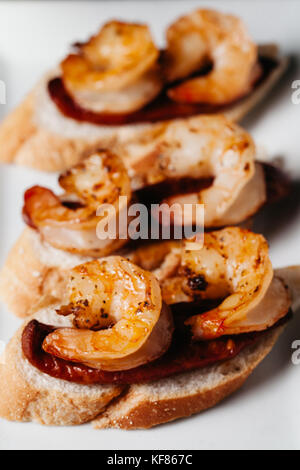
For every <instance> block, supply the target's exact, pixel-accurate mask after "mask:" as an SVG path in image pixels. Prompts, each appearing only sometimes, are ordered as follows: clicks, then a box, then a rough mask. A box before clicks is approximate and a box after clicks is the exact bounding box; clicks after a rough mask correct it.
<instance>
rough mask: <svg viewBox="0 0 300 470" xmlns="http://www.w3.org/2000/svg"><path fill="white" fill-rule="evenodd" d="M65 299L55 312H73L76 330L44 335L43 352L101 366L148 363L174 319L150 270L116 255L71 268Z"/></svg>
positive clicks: (164, 343) (161, 349)
mask: <svg viewBox="0 0 300 470" xmlns="http://www.w3.org/2000/svg"><path fill="white" fill-rule="evenodd" d="M69 291H70V302H69V304H68V305H65V306H63V307H62V308H61V309H60V310H59V311H58V313H59V314H62V315H70V314H73V315H74V320H73V322H74V326H75V328H62V329H58V330H56V331H55V332H53V333H51V334H50V335H49V336H48V337H46V339H45V341H44V344H43V348H44V350H45V351H47V352H49V353H51V354H53V355H55V356H58V357H60V358H63V359H65V360H69V361H73V362H80V363H84V364H87V365H89V366H91V367H94V368H99V369H104V370H125V369H131V368H134V367H137V366H139V365H141V364H145V363H147V362H150V361H153V360H154V359H156V358H157V357H160V356H161V355H162V354H163V353H164V352H165V351H166V350H167V349H168V347H169V346H170V342H171V338H172V332H173V323H172V316H171V314H170V310H169V308H168V307H167V306H166V305H164V304H163V303H162V298H161V290H160V286H159V283H158V281H157V280H156V279H155V277H154V275H153V274H151V273H150V272H147V271H144V270H143V269H141V268H139V267H137V266H135V265H134V264H133V263H131V262H129V261H128V260H126V259H124V258H121V257H120V256H111V257H108V258H102V259H101V260H95V261H91V262H89V263H86V264H83V265H80V266H77V267H75V268H74V269H73V270H72V271H71V277H70V285H69Z"/></svg>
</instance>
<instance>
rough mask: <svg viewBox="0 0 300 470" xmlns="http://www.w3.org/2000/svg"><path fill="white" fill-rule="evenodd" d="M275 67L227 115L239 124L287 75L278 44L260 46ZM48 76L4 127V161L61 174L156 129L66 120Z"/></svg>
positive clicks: (0, 137)
mask: <svg viewBox="0 0 300 470" xmlns="http://www.w3.org/2000/svg"><path fill="white" fill-rule="evenodd" d="M259 52H260V53H261V54H262V55H264V56H265V57H268V58H271V59H275V60H276V61H277V66H276V67H275V68H274V69H273V70H272V72H271V73H270V74H269V76H268V77H267V79H266V80H264V81H263V82H262V83H261V84H260V85H259V86H257V87H256V89H255V90H254V91H253V92H252V93H251V94H250V95H249V96H247V97H245V98H244V99H242V100H240V101H238V102H237V103H236V104H234V105H233V106H231V107H229V108H228V109H227V110H225V112H224V114H225V115H226V116H227V117H228V118H230V119H232V120H234V121H239V120H241V119H242V118H243V117H244V116H245V115H246V114H247V113H248V112H250V111H251V109H252V108H253V107H254V106H256V104H257V103H258V102H260V101H261V100H262V99H263V98H264V96H265V95H266V94H267V93H268V92H269V91H270V89H271V88H272V87H273V85H274V84H275V82H276V81H277V80H278V79H279V78H280V76H281V75H282V74H283V72H284V71H285V69H286V67H287V64H288V59H287V57H280V56H279V55H278V49H277V47H276V46H275V45H272V44H271V45H265V46H260V47H259ZM48 79H49V76H47V77H46V78H45V79H43V80H42V81H41V82H40V83H39V84H38V85H37V86H36V89H35V90H33V92H31V93H30V94H29V95H28V96H27V97H26V98H25V100H24V101H23V102H22V103H21V104H20V105H19V106H18V107H17V108H16V109H15V110H14V111H13V112H12V113H11V114H9V115H8V116H7V118H6V119H4V121H3V123H2V124H1V126H0V161H1V162H7V163H9V162H14V163H17V164H20V165H25V166H29V167H32V168H36V169H38V170H43V171H62V170H64V169H66V168H69V167H71V166H72V165H74V164H76V163H78V161H80V160H81V159H82V158H84V157H85V156H86V155H88V154H89V153H90V152H91V151H93V150H95V149H96V148H99V147H108V146H111V145H115V143H119V142H121V143H122V142H123V141H126V140H127V139H128V138H132V136H133V135H136V134H137V133H139V132H140V131H141V132H142V131H143V130H144V129H145V128H147V127H149V126H156V124H138V125H126V126H97V125H93V124H89V123H79V122H77V121H75V120H73V119H70V118H67V117H65V116H63V115H62V114H61V113H60V112H59V111H58V109H57V108H56V106H55V105H54V103H53V102H52V101H51V99H50V97H49V95H48V92H47V87H46V85H47V82H48Z"/></svg>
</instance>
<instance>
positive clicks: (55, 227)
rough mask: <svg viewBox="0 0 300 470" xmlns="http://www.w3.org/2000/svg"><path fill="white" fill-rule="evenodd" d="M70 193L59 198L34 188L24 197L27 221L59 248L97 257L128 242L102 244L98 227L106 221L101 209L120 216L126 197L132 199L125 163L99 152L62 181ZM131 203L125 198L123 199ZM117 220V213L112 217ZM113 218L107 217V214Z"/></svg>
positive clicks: (116, 240) (123, 239) (118, 239)
mask: <svg viewBox="0 0 300 470" xmlns="http://www.w3.org/2000/svg"><path fill="white" fill-rule="evenodd" d="M59 184H60V186H61V187H62V188H63V189H64V190H65V193H64V194H63V195H62V196H60V197H58V196H56V195H55V194H54V193H53V192H52V191H51V190H49V189H46V188H43V187H40V186H34V187H32V188H30V189H28V190H27V191H26V193H25V197H24V208H23V214H24V218H25V221H26V222H27V223H29V224H30V225H31V226H33V227H34V228H35V229H37V230H38V231H39V233H40V234H41V236H42V238H43V239H44V240H45V241H46V242H48V243H49V244H51V245H52V246H54V247H56V248H60V249H62V250H66V251H70V252H75V253H80V254H84V255H91V256H93V255H94V256H106V255H107V254H110V253H111V252H112V251H114V250H116V249H118V248H120V247H121V246H122V245H123V244H124V243H125V242H126V236H127V228H126V233H122V237H121V233H120V232H118V230H119V229H121V228H120V227H116V232H117V233H116V235H117V236H116V237H114V236H112V237H107V239H104V240H100V239H99V238H98V237H97V233H96V228H97V224H98V222H99V221H100V220H101V217H100V216H97V215H96V214H97V209H99V207H101V206H102V205H106V204H111V205H112V206H113V207H115V209H116V213H119V212H122V211H126V210H127V206H126V205H124V207H121V204H120V201H121V200H120V196H126V197H127V198H128V201H129V200H130V198H131V186H130V180H129V177H128V174H127V170H126V169H125V167H124V165H123V163H122V161H121V159H120V158H119V157H118V156H117V155H115V154H113V153H111V152H109V151H98V152H96V153H93V154H92V155H90V156H89V157H88V158H86V159H85V160H84V161H83V162H81V163H79V164H78V165H76V166H74V167H73V168H71V169H70V170H68V171H67V172H66V173H64V174H62V175H61V176H60V177H59ZM122 200H124V201H125V199H122ZM112 215H113V214H112ZM103 217H107V214H103Z"/></svg>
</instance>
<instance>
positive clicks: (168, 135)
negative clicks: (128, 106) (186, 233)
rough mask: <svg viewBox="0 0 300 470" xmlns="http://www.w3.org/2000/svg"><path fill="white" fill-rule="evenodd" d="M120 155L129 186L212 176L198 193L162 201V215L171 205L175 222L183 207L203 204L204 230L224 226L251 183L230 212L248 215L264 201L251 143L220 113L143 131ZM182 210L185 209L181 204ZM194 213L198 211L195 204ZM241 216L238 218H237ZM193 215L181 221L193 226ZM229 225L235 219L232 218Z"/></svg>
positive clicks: (262, 184)
mask: <svg viewBox="0 0 300 470" xmlns="http://www.w3.org/2000/svg"><path fill="white" fill-rule="evenodd" d="M122 155H123V158H124V162H125V165H126V166H127V168H128V172H129V174H130V175H131V179H132V187H133V188H135V189H137V188H139V187H144V186H148V185H151V184H154V183H158V182H162V181H165V180H172V179H174V180H176V179H180V178H185V177H189V178H194V179H199V180H200V179H206V178H213V182H212V184H211V185H210V186H209V187H207V188H206V189H201V190H200V191H199V192H198V193H195V192H194V193H189V192H188V188H187V191H186V192H185V194H177V195H174V196H171V197H168V198H167V199H165V200H163V201H162V202H163V203H166V204H165V206H162V207H161V208H160V210H161V212H162V213H163V211H164V207H165V208H166V209H165V210H168V208H169V206H171V205H174V219H175V222H176V223H177V221H180V220H181V218H182V213H183V212H184V204H191V205H193V206H194V207H195V208H196V207H197V204H204V211H205V213H204V218H205V220H204V222H205V226H206V227H218V226H222V225H225V224H224V222H226V221H227V219H228V218H229V216H228V212H230V208H231V207H232V205H233V204H234V203H235V202H236V201H238V197H239V195H240V194H241V193H242V190H243V189H244V188H246V186H247V184H249V183H250V180H252V179H253V178H254V176H255V180H254V181H253V183H254V184H253V183H252V184H251V188H250V187H249V188H248V189H250V190H251V195H252V196H253V195H254V198H251V200H249V198H247V196H246V198H244V200H243V207H241V208H239V207H236V208H235V211H236V212H237V213H238V214H239V215H238V217H237V219H238V218H239V217H242V218H241V219H240V220H237V222H240V221H241V220H244V219H246V218H247V217H249V215H252V213H253V212H255V210H257V208H258V207H259V206H260V205H261V204H262V203H264V202H265V185H264V177H263V175H262V173H261V172H260V171H259V169H258V170H257V172H256V175H254V173H255V163H254V158H255V145H254V143H253V140H252V138H251V136H250V135H249V134H248V132H246V131H245V130H244V129H242V128H241V127H240V126H238V125H237V124H234V123H232V122H231V121H229V120H228V119H227V118H225V117H224V116H222V115H214V116H212V115H207V116H205V115H204V116H198V117H193V118H190V119H186V120H178V121H174V122H171V123H168V124H163V125H161V127H160V128H156V129H155V130H153V131H146V132H145V133H144V135H141V136H140V138H139V139H137V140H134V141H132V142H128V143H127V144H126V143H125V145H122ZM186 207H188V206H186ZM199 210H202V208H201V206H199ZM243 217H244V219H243ZM195 219H196V212H195V211H194V212H192V213H191V214H190V216H187V217H186V218H185V221H186V222H190V223H195ZM232 220H233V223H236V220H235V218H234V215H233V218H232Z"/></svg>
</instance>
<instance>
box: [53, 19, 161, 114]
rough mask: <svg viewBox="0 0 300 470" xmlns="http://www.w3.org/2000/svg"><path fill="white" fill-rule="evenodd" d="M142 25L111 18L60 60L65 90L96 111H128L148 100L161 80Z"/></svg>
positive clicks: (150, 44)
mask: <svg viewBox="0 0 300 470" xmlns="http://www.w3.org/2000/svg"><path fill="white" fill-rule="evenodd" d="M158 56H159V51H158V49H157V48H156V46H155V44H154V42H153V40H152V38H151V34H150V31H149V28H148V27H147V26H146V25H142V24H134V23H122V22H119V21H111V22H109V23H107V24H105V25H104V26H103V28H102V29H101V30H100V32H99V33H98V34H97V35H96V36H93V37H92V38H91V39H90V40H89V41H88V42H87V43H85V44H82V45H80V47H79V51H78V53H77V54H70V55H69V56H68V57H67V58H66V59H65V60H64V61H63V62H62V63H61V69H62V76H63V80H64V83H65V85H66V87H67V89H68V90H69V91H70V92H71V94H73V95H74V96H75V98H76V100H77V101H78V102H79V103H82V104H83V105H84V106H85V107H87V108H90V109H94V110H96V111H99V112H130V111H134V110H135V109H138V108H140V107H142V106H143V105H144V104H146V103H147V102H149V101H151V100H152V99H153V98H154V97H155V96H156V95H157V94H158V93H159V91H160V89H161V87H162V80H161V77H160V71H159V66H158V65H157V59H158Z"/></svg>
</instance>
